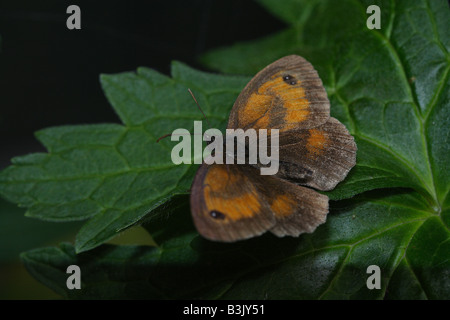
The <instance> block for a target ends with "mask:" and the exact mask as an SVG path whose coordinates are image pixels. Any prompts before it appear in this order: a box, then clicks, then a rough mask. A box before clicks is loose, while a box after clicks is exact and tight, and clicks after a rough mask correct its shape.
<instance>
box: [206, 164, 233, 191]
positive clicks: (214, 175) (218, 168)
mask: <svg viewBox="0 0 450 320" xmlns="http://www.w3.org/2000/svg"><path fill="white" fill-rule="evenodd" d="M238 180H239V176H237V175H233V174H231V173H230V172H229V171H228V170H227V168H226V166H225V165H215V166H212V167H211V168H210V169H209V171H208V173H207V174H206V177H205V180H204V184H205V185H209V186H210V187H211V188H212V190H214V191H217V190H220V189H221V188H225V187H226V186H227V184H229V183H236V182H237V181H238Z"/></svg>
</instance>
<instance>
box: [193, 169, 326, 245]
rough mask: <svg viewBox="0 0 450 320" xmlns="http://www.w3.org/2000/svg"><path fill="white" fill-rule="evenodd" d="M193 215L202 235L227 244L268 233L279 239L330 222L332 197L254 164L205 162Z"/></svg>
mask: <svg viewBox="0 0 450 320" xmlns="http://www.w3.org/2000/svg"><path fill="white" fill-rule="evenodd" d="M191 211H192V216H193V219H194V224H195V226H196V228H197V230H198V231H199V233H200V234H201V235H202V236H204V237H205V238H207V239H210V240H215V241H223V242H233V241H237V240H242V239H247V238H251V237H254V236H257V235H260V234H262V233H264V232H266V231H268V230H270V231H271V232H272V233H274V234H276V235H277V236H285V235H291V236H298V235H299V234H301V233H304V232H312V231H314V230H315V228H316V227H317V226H318V225H319V224H321V223H323V222H325V219H326V214H327V213H328V197H326V196H324V195H321V194H319V193H317V192H315V191H313V190H311V189H308V188H304V187H301V186H298V185H295V184H292V183H290V182H287V181H283V180H282V179H279V178H276V177H274V176H261V175H260V173H259V169H257V168H254V167H251V166H249V165H226V164H213V165H206V164H203V165H202V166H201V167H200V169H199V170H198V172H197V175H196V177H195V179H194V182H193V185H192V189H191Z"/></svg>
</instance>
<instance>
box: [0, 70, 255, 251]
mask: <svg viewBox="0 0 450 320" xmlns="http://www.w3.org/2000/svg"><path fill="white" fill-rule="evenodd" d="M172 76H173V78H169V77H166V76H164V75H161V74H159V73H157V72H155V71H153V70H150V69H146V68H140V69H138V71H137V73H134V72H127V73H122V74H117V75H102V76H101V83H102V86H103V89H104V91H105V94H106V96H107V98H108V100H109V101H110V102H111V104H112V106H113V107H114V109H115V111H116V112H117V113H118V115H119V116H120V118H121V120H122V121H123V123H124V125H118V124H98V125H79V126H63V127H55V128H49V129H45V130H42V131H39V132H37V134H36V137H37V138H38V139H39V141H41V142H42V143H43V144H44V146H45V147H46V148H47V149H48V151H49V153H45V154H44V153H36V154H30V155H26V156H22V157H17V158H14V159H12V162H13V165H12V166H10V167H8V168H6V169H5V170H3V171H2V172H1V174H0V193H1V194H2V195H3V196H4V197H5V198H6V199H8V200H10V201H13V202H16V203H19V204H20V205H21V206H24V207H27V208H28V210H27V213H26V215H27V216H29V217H35V218H39V219H43V220H49V221H72V220H84V219H89V220H88V221H87V222H86V223H85V224H84V226H83V227H82V228H81V230H80V231H79V233H78V235H77V239H76V249H77V252H82V251H86V250H89V249H92V248H94V247H96V246H98V245H100V244H102V243H104V242H105V241H107V240H109V239H110V238H112V237H114V236H115V235H117V233H118V232H120V231H122V230H124V229H126V228H128V227H130V226H133V225H135V224H137V223H139V222H140V221H141V220H142V219H143V217H145V216H146V215H147V214H148V213H149V212H150V211H152V210H153V209H155V208H156V207H158V206H159V205H161V204H162V203H164V202H165V201H167V199H169V198H170V197H172V196H173V195H175V194H183V193H184V194H185V193H188V192H189V188H190V185H191V183H192V178H193V175H194V173H195V171H196V167H197V165H194V164H193V165H179V166H177V165H174V164H173V162H172V160H171V147H172V146H173V143H172V142H170V140H169V139H166V140H162V141H161V142H159V143H157V142H156V140H157V138H158V137H160V136H163V135H164V134H167V133H170V132H172V131H173V130H174V129H175V128H187V129H189V130H191V132H192V128H193V124H194V121H195V120H201V119H202V115H201V113H200V112H199V110H198V108H197V106H196V105H195V103H194V101H193V99H192V97H191V96H190V94H189V93H188V91H187V89H188V88H191V89H192V90H193V92H194V93H195V95H196V98H197V100H198V101H199V103H200V104H201V105H202V108H203V110H204V112H205V113H206V115H207V117H208V119H209V121H210V123H211V125H212V126H214V127H219V128H221V127H222V128H223V127H224V126H225V125H226V119H227V113H228V110H229V109H230V107H231V106H232V104H233V100H234V99H235V97H236V96H237V95H238V94H239V92H240V90H241V88H242V87H243V86H244V85H245V83H246V82H247V81H248V78H246V77H230V76H219V75H211V74H207V73H203V72H198V71H196V70H193V69H191V68H189V67H187V66H185V65H183V64H181V63H174V64H173V67H172Z"/></svg>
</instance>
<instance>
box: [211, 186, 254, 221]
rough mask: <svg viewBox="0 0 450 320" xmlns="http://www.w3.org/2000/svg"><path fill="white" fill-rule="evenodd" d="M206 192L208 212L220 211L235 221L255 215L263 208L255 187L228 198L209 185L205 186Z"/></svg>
mask: <svg viewBox="0 0 450 320" xmlns="http://www.w3.org/2000/svg"><path fill="white" fill-rule="evenodd" d="M204 192H205V204H206V208H207V210H208V212H211V211H219V212H221V213H223V214H224V215H225V216H226V217H227V218H228V219H230V220H233V221H236V220H240V219H244V218H251V217H254V216H256V215H257V214H258V213H259V212H260V209H261V203H260V200H259V197H258V194H257V193H256V192H255V189H253V188H252V189H251V190H248V191H246V192H245V193H244V192H243V193H242V194H240V195H239V196H235V197H227V198H223V197H221V195H220V194H217V193H215V192H213V191H212V190H211V188H210V187H209V186H207V187H205V191H204ZM226 220H227V219H226ZM226 220H225V222H226Z"/></svg>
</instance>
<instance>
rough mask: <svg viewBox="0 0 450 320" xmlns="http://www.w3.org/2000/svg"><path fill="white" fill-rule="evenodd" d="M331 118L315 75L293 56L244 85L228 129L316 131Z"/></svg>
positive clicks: (328, 104) (307, 65)
mask: <svg viewBox="0 0 450 320" xmlns="http://www.w3.org/2000/svg"><path fill="white" fill-rule="evenodd" d="M329 116H330V102H329V100H328V97H327V94H326V91H325V89H324V87H323V85H322V80H320V78H319V76H318V74H317V71H316V70H314V68H313V66H312V65H311V64H310V63H309V62H308V61H306V60H305V59H304V58H302V57H300V56H296V55H291V56H287V57H284V58H281V59H279V60H277V61H275V62H274V63H272V64H270V65H268V66H267V67H265V68H264V69H263V70H261V71H260V72H259V73H258V74H256V76H255V77H254V78H253V79H252V80H251V81H250V82H249V83H248V84H247V86H246V87H245V88H244V90H242V92H241V94H240V95H239V97H238V98H237V100H236V102H235V104H234V106H233V109H232V110H231V113H230V118H229V121H228V128H231V129H236V128H241V129H244V130H245V129H248V128H254V129H260V128H261V129H279V130H280V133H282V132H286V131H290V130H296V129H308V128H313V127H317V126H319V125H321V124H323V123H325V122H326V121H327V120H328V118H329Z"/></svg>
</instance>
